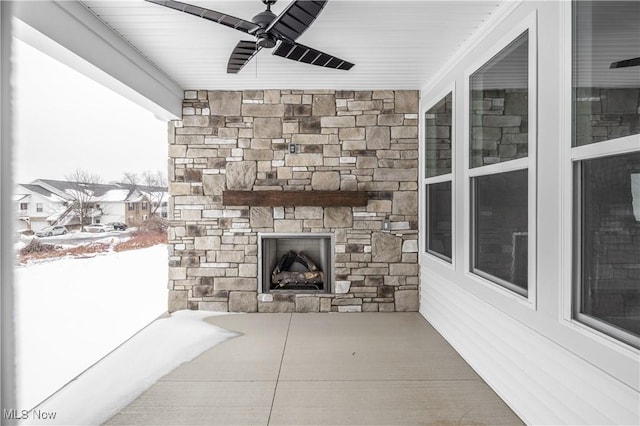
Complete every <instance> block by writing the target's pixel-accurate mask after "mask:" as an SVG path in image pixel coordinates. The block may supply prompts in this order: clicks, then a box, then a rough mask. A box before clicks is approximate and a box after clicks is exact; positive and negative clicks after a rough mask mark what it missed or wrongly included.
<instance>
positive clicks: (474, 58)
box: [420, 2, 640, 424]
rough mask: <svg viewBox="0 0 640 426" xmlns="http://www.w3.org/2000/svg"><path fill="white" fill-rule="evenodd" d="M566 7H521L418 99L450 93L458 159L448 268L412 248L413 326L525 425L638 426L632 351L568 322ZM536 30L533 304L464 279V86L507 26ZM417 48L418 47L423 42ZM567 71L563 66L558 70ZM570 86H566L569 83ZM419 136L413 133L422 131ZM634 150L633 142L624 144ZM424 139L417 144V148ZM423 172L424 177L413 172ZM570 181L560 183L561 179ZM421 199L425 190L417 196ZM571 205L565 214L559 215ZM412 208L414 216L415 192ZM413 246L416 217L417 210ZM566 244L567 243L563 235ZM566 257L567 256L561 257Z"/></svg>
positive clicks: (426, 103)
mask: <svg viewBox="0 0 640 426" xmlns="http://www.w3.org/2000/svg"><path fill="white" fill-rule="evenodd" d="M568 6H569V3H568V2H522V3H520V4H519V5H518V6H517V7H515V8H514V9H512V10H511V12H510V13H509V14H508V15H507V16H504V17H503V19H502V20H501V19H496V21H497V22H496V25H494V27H493V28H492V29H491V30H489V31H487V32H485V33H484V34H483V37H482V38H479V39H478V40H477V44H476V45H475V46H473V48H471V49H469V50H468V51H467V53H466V54H465V55H461V56H458V60H457V62H454V65H453V66H452V68H451V69H449V70H447V72H443V73H442V74H441V75H442V76H443V77H442V78H441V79H440V80H438V81H436V82H434V83H433V84H430V85H429V86H427V87H425V88H424V89H423V91H422V94H421V102H422V106H421V110H422V114H424V111H426V110H427V109H428V108H429V107H430V106H431V102H432V101H435V100H437V99H438V96H442V94H443V93H444V92H445V91H446V90H450V89H449V88H450V87H452V85H455V88H456V91H455V92H454V93H455V98H454V114H455V119H454V123H455V129H454V130H455V133H456V134H457V135H458V137H457V139H456V140H455V141H454V144H456V150H457V155H456V158H455V159H454V161H455V165H454V169H455V173H454V182H455V185H454V203H455V206H456V209H455V211H454V218H453V220H454V229H456V233H455V235H454V251H453V253H454V267H453V268H452V267H451V266H450V265H444V264H443V262H441V261H440V260H439V259H436V258H434V257H432V256H428V255H425V254H424V247H421V254H420V264H421V307H420V312H421V313H422V315H424V316H425V317H426V318H427V319H428V320H429V321H430V322H431V323H432V324H433V325H434V326H435V327H436V328H437V329H438V330H439V331H440V332H441V333H442V334H443V336H444V337H445V338H446V339H447V340H448V341H449V342H450V343H451V344H452V345H453V346H454V347H455V348H456V349H457V350H458V351H459V352H460V354H461V355H462V356H463V357H464V358H465V359H466V360H467V361H468V362H469V363H470V364H471V365H472V366H473V368H474V369H476V371H477V372H478V373H479V374H480V375H481V376H482V377H483V378H484V379H485V380H486V381H487V383H489V385H490V386H492V387H493V389H494V390H495V391H496V392H497V393H498V394H499V395H500V396H501V397H502V398H503V399H504V400H505V401H506V402H507V403H508V404H509V405H510V407H511V408H512V409H513V410H514V411H515V412H516V413H518V414H519V415H520V416H521V417H522V418H523V419H524V420H525V421H526V422H528V423H533V424H639V423H640V403H639V401H640V393H639V392H640V362H639V360H640V351H638V350H637V349H634V348H632V347H630V346H627V345H625V344H623V343H620V342H617V341H615V340H614V339H612V338H609V337H607V336H604V335H602V334H600V333H598V332H596V331H594V330H591V329H588V328H587V327H584V326H582V325H580V324H577V323H576V322H575V321H573V320H571V318H570V315H569V312H568V310H567V306H568V304H569V301H568V299H567V295H568V294H569V295H570V290H569V291H568V289H570V287H571V282H570V281H571V274H570V269H571V263H570V262H567V261H566V259H567V253H570V250H571V241H570V238H567V234H568V233H567V232H566V230H567V229H566V228H567V227H568V226H570V223H571V221H570V220H565V219H564V218H565V217H566V216H567V215H570V214H571V212H570V209H567V202H566V198H567V196H568V195H567V192H566V188H567V174H566V172H567V168H568V161H567V158H566V153H567V152H568V149H569V148H568V147H569V145H570V143H571V141H570V135H571V133H570V125H571V120H570V107H571V106H570V67H568V66H567V58H569V59H570V56H571V44H570V38H569V37H570V23H571V15H570V7H568ZM532 14H533V16H535V18H536V19H537V25H536V28H537V46H538V49H537V90H536V89H535V88H532V89H531V90H536V92H537V93H536V94H537V98H538V104H537V123H535V122H533V121H531V122H530V123H529V125H530V127H533V126H535V128H536V129H537V132H538V135H537V144H538V146H537V159H535V161H536V169H537V172H538V176H537V179H536V182H535V183H536V184H537V189H536V192H535V193H534V194H533V195H534V196H535V201H536V207H535V209H531V210H530V211H529V215H530V216H531V215H533V217H534V218H535V225H536V227H537V231H536V250H535V255H536V261H535V263H534V264H533V265H530V268H534V269H535V270H534V272H535V283H530V291H533V292H534V295H533V296H534V297H533V298H531V297H530V298H529V300H526V299H524V298H522V297H520V296H516V295H514V294H511V293H510V292H508V291H506V290H504V289H502V288H499V287H498V286H494V285H491V284H488V283H486V282H482V280H480V279H478V278H477V277H475V276H473V275H472V274H470V273H469V272H467V271H468V270H469V264H468V262H469V235H468V234H469V226H468V219H469V217H468V209H469V207H470V206H469V205H470V201H469V193H468V190H466V189H465V185H467V180H466V176H465V175H464V171H465V168H466V165H467V163H466V161H468V160H467V159H468V157H467V155H466V152H465V150H464V148H463V147H464V139H463V138H464V137H465V135H467V134H468V128H466V125H467V124H466V123H465V122H466V121H467V122H468V120H467V118H466V117H465V115H466V114H467V111H468V104H465V102H468V101H467V98H468V95H467V94H466V93H465V91H466V88H465V87H466V81H465V80H466V78H467V76H468V74H469V72H472V71H473V67H474V66H476V65H478V64H481V63H482V60H484V58H485V56H486V54H487V52H489V51H493V50H494V49H495V48H496V46H498V45H500V44H501V43H502V42H503V41H504V38H505V36H507V35H508V34H509V33H511V32H512V29H513V28H514V27H517V26H519V25H521V24H522V23H523V22H525V21H527V20H528V19H530V18H531V16H532ZM427 44H428V43H427ZM569 64H570V62H569ZM568 82H569V83H568ZM421 131H422V132H424V129H421ZM632 138H633V139H634V142H633V143H635V144H636V146H639V145H637V144H639V143H640V137H638V136H637V135H636V136H634V137H632ZM421 140H423V137H421ZM421 169H423V167H421ZM570 177H571V175H570V173H569V174H568V178H570ZM421 191H422V192H424V188H421ZM568 205H569V206H570V203H569V204H568ZM420 206H421V209H422V210H424V193H421V197H420ZM420 225H421V238H422V241H421V244H422V243H423V240H424V211H421V220H420ZM569 235H570V234H569ZM569 258H570V257H569Z"/></svg>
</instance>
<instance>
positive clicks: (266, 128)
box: [253, 117, 282, 139]
mask: <svg viewBox="0 0 640 426" xmlns="http://www.w3.org/2000/svg"><path fill="white" fill-rule="evenodd" d="M253 134H254V137H255V138H267V139H268V138H281V137H282V119H280V118H269V117H257V118H256V119H255V120H254V121H253Z"/></svg>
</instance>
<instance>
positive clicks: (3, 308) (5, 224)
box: [0, 1, 18, 424]
mask: <svg viewBox="0 0 640 426" xmlns="http://www.w3.org/2000/svg"><path fill="white" fill-rule="evenodd" d="M12 6H13V2H7V1H0V324H1V325H2V331H1V334H0V336H1V337H2V343H1V344H0V357H1V358H0V359H1V361H2V362H1V369H0V383H1V390H0V397H1V401H2V407H1V408H2V413H3V414H4V410H5V409H17V408H18V407H17V406H16V394H17V392H16V381H15V332H14V324H13V318H14V315H13V307H14V303H13V265H14V251H13V235H14V233H13V215H14V213H15V211H14V206H13V176H12V170H11V158H12V156H11V151H12V130H11V124H12V117H11V100H12V96H11V78H10V72H11V14H12ZM3 417H4V416H3ZM5 422H10V423H5ZM2 424H13V422H12V421H11V420H7V419H3V420H2Z"/></svg>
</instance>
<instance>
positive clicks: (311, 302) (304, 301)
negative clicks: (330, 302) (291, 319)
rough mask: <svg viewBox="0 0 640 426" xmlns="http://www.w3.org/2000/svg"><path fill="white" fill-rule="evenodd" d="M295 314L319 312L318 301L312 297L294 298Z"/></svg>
mask: <svg viewBox="0 0 640 426" xmlns="http://www.w3.org/2000/svg"><path fill="white" fill-rule="evenodd" d="M295 304H296V312H298V313H308V312H319V311H320V300H319V299H318V298H317V297H314V296H304V297H300V296H298V297H296V301H295Z"/></svg>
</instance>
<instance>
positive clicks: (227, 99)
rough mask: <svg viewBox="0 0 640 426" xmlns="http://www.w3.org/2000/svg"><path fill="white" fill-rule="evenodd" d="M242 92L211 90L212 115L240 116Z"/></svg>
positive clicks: (210, 106) (210, 104)
mask: <svg viewBox="0 0 640 426" xmlns="http://www.w3.org/2000/svg"><path fill="white" fill-rule="evenodd" d="M241 106H242V92H220V91H215V92H209V108H210V110H211V115H224V116H239V115H240V108H241Z"/></svg>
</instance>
